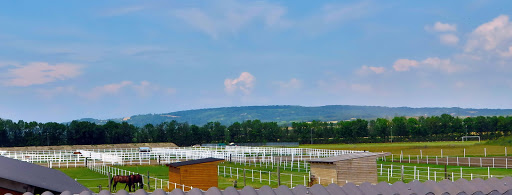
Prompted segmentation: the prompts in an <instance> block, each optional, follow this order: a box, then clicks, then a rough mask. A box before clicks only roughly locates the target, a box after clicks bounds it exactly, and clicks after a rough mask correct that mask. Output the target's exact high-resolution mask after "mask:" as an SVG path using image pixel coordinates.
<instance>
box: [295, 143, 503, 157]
mask: <svg viewBox="0 0 512 195" xmlns="http://www.w3.org/2000/svg"><path fill="white" fill-rule="evenodd" d="M300 147H301V148H317V149H333V150H366V151H370V152H382V151H384V152H391V153H392V154H395V155H399V154H400V153H403V154H404V156H407V155H411V156H415V155H420V154H423V156H427V155H428V156H441V150H443V156H463V155H464V149H466V156H484V155H485V151H484V150H486V151H487V156H503V155H505V146H500V145H487V144H484V142H480V143H479V142H478V141H465V142H461V141H443V142H395V143H361V144H313V145H311V144H304V145H300ZM509 149H512V148H509ZM420 151H421V152H420ZM507 153H508V154H510V153H512V151H510V152H509V151H507Z"/></svg>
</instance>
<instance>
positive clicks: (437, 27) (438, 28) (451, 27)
mask: <svg viewBox="0 0 512 195" xmlns="http://www.w3.org/2000/svg"><path fill="white" fill-rule="evenodd" d="M425 30H427V31H434V32H455V31H457V25H455V24H448V23H442V22H436V23H435V24H434V26H429V25H427V26H425Z"/></svg>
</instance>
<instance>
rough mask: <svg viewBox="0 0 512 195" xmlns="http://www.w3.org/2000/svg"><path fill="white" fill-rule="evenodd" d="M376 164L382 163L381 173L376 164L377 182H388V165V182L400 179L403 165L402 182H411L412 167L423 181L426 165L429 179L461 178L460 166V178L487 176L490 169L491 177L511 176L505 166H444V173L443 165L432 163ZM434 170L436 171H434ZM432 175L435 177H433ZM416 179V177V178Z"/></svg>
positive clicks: (484, 177)
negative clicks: (389, 170)
mask: <svg viewBox="0 0 512 195" xmlns="http://www.w3.org/2000/svg"><path fill="white" fill-rule="evenodd" d="M377 163H378V164H383V166H382V167H383V170H382V175H381V167H380V166H379V165H378V166H377V175H378V176H379V182H381V181H385V182H388V178H387V174H388V169H390V168H391V167H390V165H393V177H391V178H390V179H389V183H394V182H396V181H401V166H402V165H403V166H404V170H405V171H404V180H403V182H405V183H407V182H411V181H413V179H414V176H413V174H414V167H416V170H419V180H420V181H425V180H427V179H428V176H429V174H428V167H430V180H437V181H440V180H443V179H451V178H452V177H453V179H454V180H457V179H459V178H461V175H460V169H461V168H462V173H463V174H462V178H464V179H466V180H471V174H473V179H475V178H482V179H487V178H488V176H489V175H488V171H490V176H492V177H500V178H501V177H505V176H512V169H505V168H490V169H488V168H487V167H465V166H449V165H448V166H446V172H447V174H445V171H444V168H445V166H444V165H432V164H429V165H427V164H415V163H396V162H394V163H393V162H383V161H378V162H377ZM435 172H436V173H435ZM434 175H435V176H436V179H434ZM416 179H418V178H416Z"/></svg>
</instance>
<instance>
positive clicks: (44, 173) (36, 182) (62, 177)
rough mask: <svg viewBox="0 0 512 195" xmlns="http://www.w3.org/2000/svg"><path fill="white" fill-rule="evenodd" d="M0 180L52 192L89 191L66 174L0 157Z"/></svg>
mask: <svg viewBox="0 0 512 195" xmlns="http://www.w3.org/2000/svg"><path fill="white" fill-rule="evenodd" d="M0 178H4V179H8V180H11V181H16V182H19V183H24V184H28V185H31V186H35V187H39V188H43V189H47V190H51V191H54V192H63V191H66V190H68V191H71V192H72V193H80V192H82V191H84V190H89V189H87V188H86V187H84V186H83V185H81V184H79V183H78V182H76V181H75V180H74V179H71V178H70V177H69V176H67V175H66V174H64V173H62V172H60V171H58V170H55V169H50V168H47V167H43V166H40V165H36V164H32V163H28V162H24V161H20V160H16V159H12V158H7V157H4V156H0Z"/></svg>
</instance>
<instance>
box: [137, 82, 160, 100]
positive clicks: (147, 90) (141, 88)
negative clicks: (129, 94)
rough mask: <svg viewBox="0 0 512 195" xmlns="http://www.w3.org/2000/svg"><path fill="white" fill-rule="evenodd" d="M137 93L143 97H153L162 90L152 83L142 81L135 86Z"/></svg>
mask: <svg viewBox="0 0 512 195" xmlns="http://www.w3.org/2000/svg"><path fill="white" fill-rule="evenodd" d="M133 88H134V89H135V92H137V94H138V95H139V96H141V97H148V96H151V95H152V94H153V93H154V92H155V91H158V90H160V87H159V86H157V85H154V84H152V83H150V82H149V81H141V82H140V84H135V85H133Z"/></svg>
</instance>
